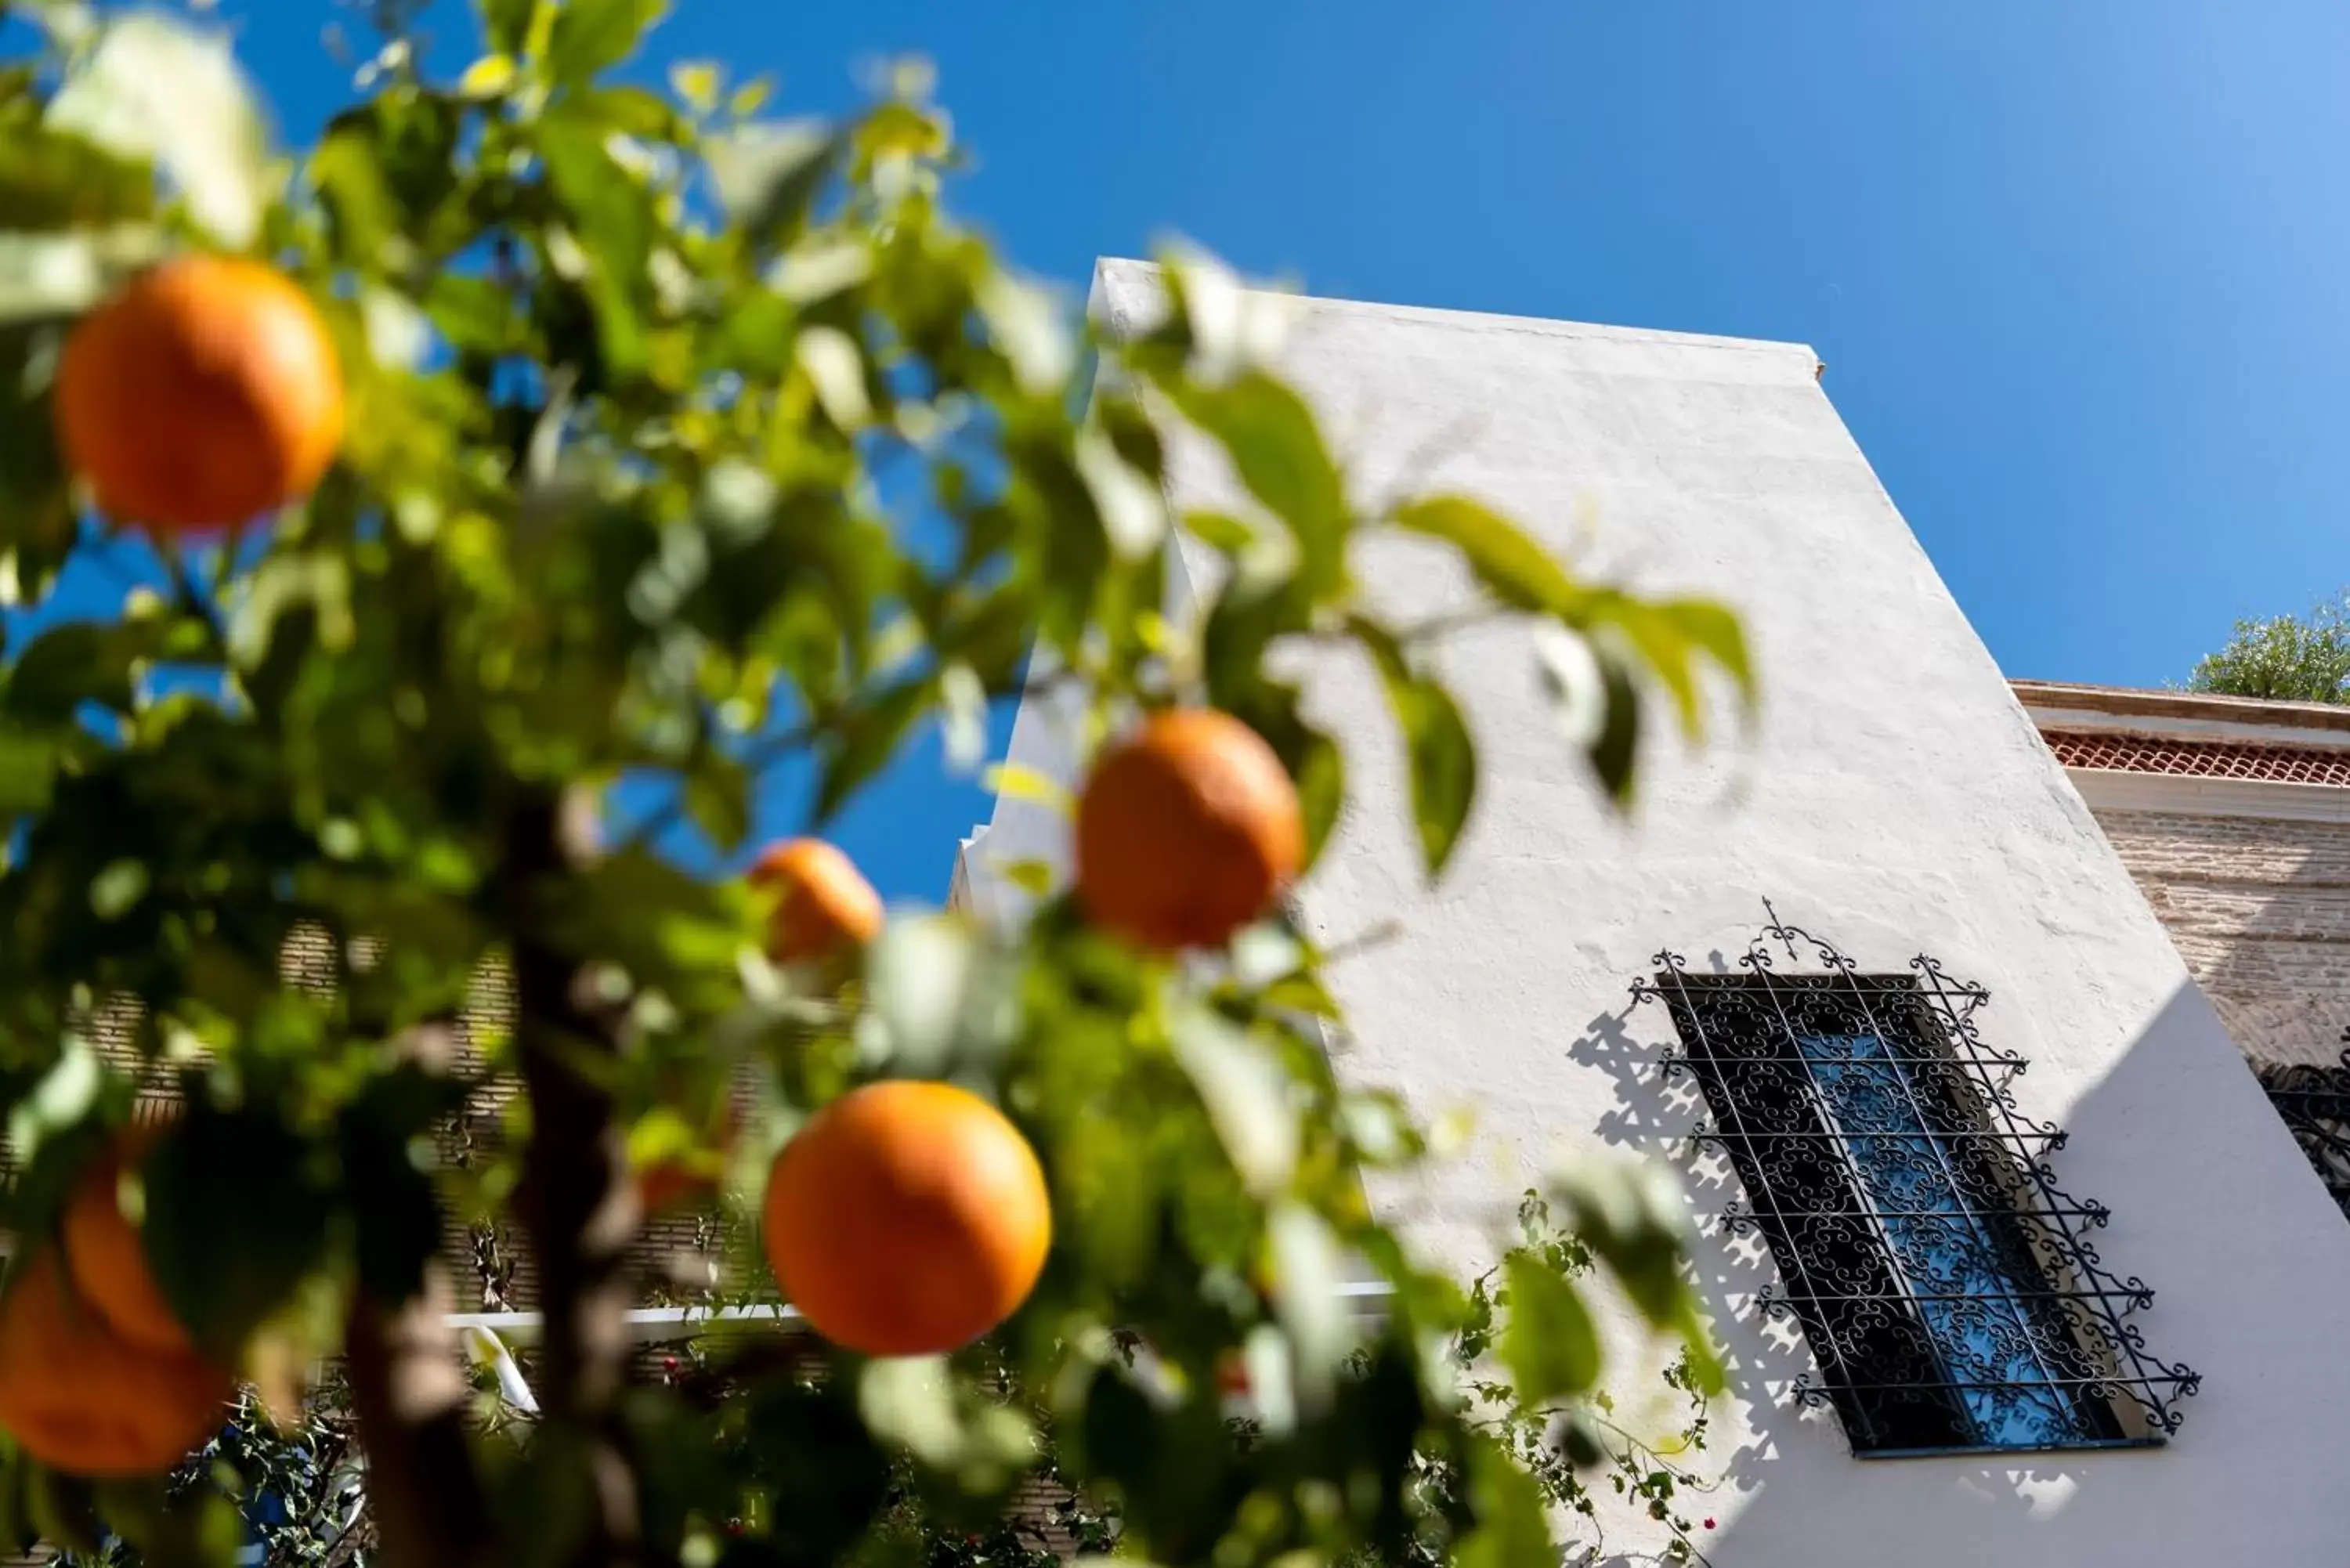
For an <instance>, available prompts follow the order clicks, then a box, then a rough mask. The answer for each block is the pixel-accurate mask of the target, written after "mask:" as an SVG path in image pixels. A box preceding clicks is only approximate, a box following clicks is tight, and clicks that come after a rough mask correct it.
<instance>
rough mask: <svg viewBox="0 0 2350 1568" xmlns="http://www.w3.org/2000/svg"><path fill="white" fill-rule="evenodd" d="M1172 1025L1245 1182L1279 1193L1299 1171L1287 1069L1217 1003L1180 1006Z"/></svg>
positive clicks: (1181, 1057) (1183, 1060)
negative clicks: (1213, 1005) (1215, 1006)
mask: <svg viewBox="0 0 2350 1568" xmlns="http://www.w3.org/2000/svg"><path fill="white" fill-rule="evenodd" d="M1167 1033H1168V1038H1169V1041H1170V1044H1172V1045H1173V1046H1174V1049H1175V1059H1176V1061H1178V1062H1180V1064H1182V1066H1183V1071H1184V1072H1185V1073H1186V1074H1187V1075H1189V1076H1190V1077H1191V1086H1192V1087H1193V1088H1194V1089H1196V1090H1198V1091H1199V1095H1200V1100H1201V1104H1202V1105H1204V1106H1206V1107H1207V1110H1208V1119H1209V1120H1210V1121H1211V1123H1213V1124H1214V1126H1215V1128H1216V1137H1217V1139H1218V1140H1219V1141H1220V1142H1222V1144H1223V1146H1224V1153H1225V1155H1226V1156H1227V1157H1228V1158H1230V1159H1231V1160H1232V1168H1233V1169H1234V1170H1236V1171H1238V1172H1239V1173H1240V1177H1241V1180H1242V1183H1243V1185H1245V1186H1246V1187H1247V1188H1248V1189H1249V1190H1250V1191H1251V1192H1253V1193H1254V1194H1255V1195H1256V1196H1258V1197H1260V1198H1266V1199H1270V1198H1273V1197H1274V1196H1276V1195H1278V1194H1279V1193H1280V1192H1281V1191H1282V1190H1283V1189H1285V1188H1286V1187H1287V1186H1288V1185H1289V1180H1290V1178H1291V1177H1293V1176H1295V1174H1296V1172H1297V1156H1298V1148H1299V1146H1300V1143H1301V1141H1302V1139H1301V1134H1300V1131H1299V1128H1298V1125H1297V1107H1296V1106H1295V1105H1293V1104H1292V1103H1291V1101H1290V1078H1289V1075H1288V1074H1287V1073H1286V1072H1284V1070H1283V1069H1282V1066H1281V1064H1280V1062H1279V1061H1277V1060H1276V1059H1275V1058H1274V1054H1272V1053H1271V1052H1270V1051H1268V1050H1266V1049H1265V1047H1264V1044H1263V1042H1261V1041H1259V1040H1257V1039H1255V1038H1254V1037H1253V1036H1252V1035H1251V1034H1250V1033H1248V1031H1246V1030H1245V1029H1243V1028H1241V1027H1240V1026H1239V1025H1238V1024H1236V1023H1232V1021H1231V1020H1230V1019H1228V1018H1226V1017H1224V1016H1223V1015H1222V1013H1220V1012H1215V1011H1213V1010H1212V1009H1210V1008H1205V1007H1185V1008H1182V1009H1180V1010H1179V1011H1178V1012H1176V1014H1175V1016H1174V1017H1172V1018H1171V1019H1170V1020H1169V1021H1168V1025H1167Z"/></svg>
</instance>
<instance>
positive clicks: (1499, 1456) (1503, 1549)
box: [1452, 1436, 1559, 1568]
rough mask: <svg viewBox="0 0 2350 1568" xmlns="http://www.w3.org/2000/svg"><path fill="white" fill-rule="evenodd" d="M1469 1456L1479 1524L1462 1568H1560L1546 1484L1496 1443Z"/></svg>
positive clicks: (1460, 1558)
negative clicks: (1545, 1488) (1544, 1488)
mask: <svg viewBox="0 0 2350 1568" xmlns="http://www.w3.org/2000/svg"><path fill="white" fill-rule="evenodd" d="M1473 1444H1474V1446H1473V1447H1472V1448H1471V1449H1470V1454H1469V1509H1470V1511H1471V1514H1472V1515H1474V1517H1475V1519H1476V1521H1477V1525H1476V1528H1475V1529H1474V1530H1473V1531H1471V1532H1470V1534H1469V1537H1468V1539H1467V1540H1465V1541H1463V1542H1461V1545H1460V1548H1459V1550H1458V1551H1457V1552H1455V1553H1454V1554H1453V1559H1452V1560H1453V1562H1454V1563H1455V1564H1456V1565H1457V1568H1557V1565H1558V1560H1559V1554H1558V1547H1557V1546H1556V1544H1555V1543H1554V1542H1553V1541H1552V1540H1551V1533H1550V1514H1549V1510H1548V1507H1547V1505H1546V1504H1545V1502H1544V1498H1543V1489H1542V1485H1541V1483H1540V1482H1538V1481H1536V1480H1534V1477H1532V1476H1530V1475H1528V1474H1527V1473H1526V1472H1525V1470H1524V1469H1522V1468H1520V1466H1519V1464H1518V1462H1517V1460H1516V1459H1513V1457H1512V1456H1511V1454H1510V1452H1509V1450H1508V1449H1505V1448H1503V1446H1502V1445H1501V1443H1499V1442H1498V1441H1495V1440H1494V1439H1492V1438H1486V1437H1482V1436H1480V1437H1478V1438H1475V1439H1473Z"/></svg>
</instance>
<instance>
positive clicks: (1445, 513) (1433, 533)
mask: <svg viewBox="0 0 2350 1568" xmlns="http://www.w3.org/2000/svg"><path fill="white" fill-rule="evenodd" d="M1393 521H1394V523H1395V525H1396V526H1397V527H1399V528H1403V529H1406V530H1408V531H1409V532H1411V533H1414V534H1419V535H1424V536H1426V537H1428V538H1430V539H1437V540H1441V541H1442V542H1443V543H1445V544H1447V545H1451V546H1452V547H1453V548H1454V549H1456V550H1458V551H1460V552H1461V559H1462V560H1463V561H1465V562H1466V563H1467V564H1468V566H1469V569H1470V571H1471V572H1472V573H1474V574H1475V575H1476V578H1477V580H1478V582H1480V583H1481V584H1482V585H1483V586H1484V588H1485V591H1486V592H1487V593H1489V594H1491V595H1492V596H1493V597H1494V598H1496V599H1498V600H1499V601H1500V602H1502V603H1503V604H1505V605H1508V606H1509V607H1511V608H1513V609H1522V610H1531V611H1534V612H1537V613H1540V614H1544V615H1554V616H1561V617H1572V616H1574V615H1575V614H1577V613H1578V612H1579V611H1580V610H1581V609H1582V607H1583V604H1584V601H1585V598H1586V595H1585V593H1584V590H1583V589H1581V588H1579V587H1575V581H1574V579H1573V578H1571V577H1569V576H1567V575H1566V568H1565V567H1564V566H1560V565H1559V564H1558V562H1557V561H1556V560H1555V559H1554V558H1553V557H1552V556H1551V555H1550V553H1549V552H1548V551H1546V550H1544V548H1543V547H1542V546H1541V545H1538V544H1536V543H1535V542H1534V539H1533V538H1532V537H1530V536H1529V535H1527V534H1526V533H1525V532H1524V531H1523V530H1522V529H1521V528H1519V527H1518V525H1517V524H1514V523H1512V522H1511V521H1510V520H1509V519H1508V518H1506V517H1503V516H1502V515H1501V514H1499V513H1497V512H1494V511H1493V510H1492V508H1490V507H1487V506H1485V505H1483V504H1482V503H1479V502H1475V501H1471V500H1470V499H1468V498H1467V497H1466V496H1461V495H1432V496H1429V497H1427V498H1425V499H1423V500H1419V501H1413V502H1409V503H1408V504H1405V505H1403V506H1400V507H1398V508H1397V509H1396V514H1395V517H1394V519H1393Z"/></svg>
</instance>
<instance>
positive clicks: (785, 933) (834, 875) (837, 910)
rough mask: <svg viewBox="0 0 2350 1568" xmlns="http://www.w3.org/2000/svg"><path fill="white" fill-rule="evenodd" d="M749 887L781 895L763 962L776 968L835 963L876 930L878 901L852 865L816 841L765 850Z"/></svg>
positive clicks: (790, 841)
mask: <svg viewBox="0 0 2350 1568" xmlns="http://www.w3.org/2000/svg"><path fill="white" fill-rule="evenodd" d="M751 885H752V886H753V887H754V888H773V889H775V890H776V891H777V892H778V893H779V894H780V895H781V899H780V901H779V902H778V903H777V904H776V905H775V919H774V922H773V923H772V924H771V925H770V926H769V927H768V928H767V956H768V957H769V958H772V959H774V960H775V961H776V962H777V963H805V962H806V961H809V960H811V959H821V958H833V957H837V955H839V954H840V953H842V952H844V951H846V950H848V949H850V948H858V947H862V946H864V945H865V944H866V943H867V942H869V941H871V940H873V939H874V937H875V936H877V935H879V932H880V930H881V895H880V894H879V893H876V892H875V891H874V890H873V884H871V883H870V882H868V881H867V880H866V879H865V876H864V874H863V873H862V872H860V871H858V869H857V864H856V862H855V861H853V860H851V859H849V857H847V856H846V855H844V854H842V853H841V852H840V851H839V850H838V849H837V848H835V847H834V846H831V845H829V844H827V843H825V842H824V841H823V840H822V839H820V838H791V839H786V840H785V841H784V842H783V843H781V844H776V845H772V846H769V847H768V849H767V850H766V852H765V853H764V854H763V855H761V856H760V857H759V859H758V863H757V864H756V865H754V866H753V867H751Z"/></svg>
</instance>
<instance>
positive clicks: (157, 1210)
mask: <svg viewBox="0 0 2350 1568" xmlns="http://www.w3.org/2000/svg"><path fill="white" fill-rule="evenodd" d="M145 1175H146V1183H145V1185H146V1189H147V1218H146V1223H145V1225H144V1226H143V1227H142V1229H141V1232H140V1234H141V1236H142V1237H143V1239H144V1241H145V1243H146V1249H147V1262H148V1266H149V1267H150V1268H151V1269H153V1270H154V1272H155V1282H156V1284H157V1286H158V1287H159V1288H160V1289H161V1291H162V1293H163V1299H164V1300H165V1301H167V1302H168V1303H171V1306H172V1314H173V1315H174V1316H176V1317H178V1318H179V1320H180V1321H181V1322H182V1323H184V1324H187V1325H188V1331H189V1333H190V1334H192V1335H193V1336H194V1337H195V1340H196V1343H197V1344H198V1345H200V1346H201V1347H203V1348H204V1349H205V1350H207V1351H208V1352H210V1353H212V1354H213V1355H218V1356H220V1357H221V1358H222V1359H223V1360H224V1363H233V1362H234V1355H235V1353H236V1351H237V1350H238V1348H239V1347H240V1346H241V1345H243V1344H244V1340H245V1338H246V1336H247V1335H249V1334H251V1333H252V1332H253V1330H254V1329H255V1328H256V1327H258V1326H259V1325H260V1324H262V1323H263V1322H264V1321H265V1320H266V1319H267V1318H269V1317H271V1316H272V1315H274V1314H276V1313H277V1312H278V1311H279V1310H280V1309H281V1308H283V1307H284V1306H285V1305H286V1303H287V1302H288V1301H290V1300H291V1299H292V1297H293V1294H294V1291H295V1287H296V1285H297V1284H298V1283H299V1282H301V1280H302V1279H303V1277H304V1276H305V1275H307V1274H308V1273H309V1272H310V1271H311V1270H312V1269H313V1268H315V1267H317V1265H318V1264H319V1263H320V1262H322V1261H323V1260H324V1258H325V1255H326V1250H327V1232H328V1221H329V1220H330V1219H331V1217H332V1213H333V1209H332V1206H331V1204H330V1203H329V1202H328V1197H327V1193H326V1191H325V1189H324V1188H323V1187H322V1185H321V1184H320V1183H319V1182H318V1180H317V1171H316V1169H315V1168H314V1166H313V1161H312V1150H311V1149H310V1148H309V1147H308V1146H307V1145H306V1144H305V1143H304V1142H303V1141H302V1140H301V1139H300V1138H298V1137H296V1136H295V1134H294V1133H293V1132H291V1131H290V1130H288V1129H287V1127H286V1125H285V1124H284V1123H283V1122H282V1121H280V1120H279V1119H278V1117H277V1116H276V1115H274V1114H272V1113H271V1112H270V1111H268V1110H266V1109H264V1108H261V1107H258V1106H252V1107H247V1108H244V1109H241V1110H236V1111H221V1110H216V1109H214V1108H213V1107H212V1106H209V1105H206V1104H205V1103H204V1102H203V1101H201V1100H198V1101H194V1102H191V1103H190V1104H189V1105H188V1106H187V1108H186V1110H185V1111H184V1112H183V1113H182V1118H181V1120H180V1123H179V1125H178V1126H177V1127H175V1128H174V1129H173V1130H172V1135H171V1136H170V1137H167V1138H165V1139H164V1140H163V1142H162V1144H161V1147H159V1148H158V1149H157V1150H156V1151H155V1153H154V1154H153V1155H152V1156H151V1157H150V1158H149V1160H148V1162H147V1168H146V1172H145Z"/></svg>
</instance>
